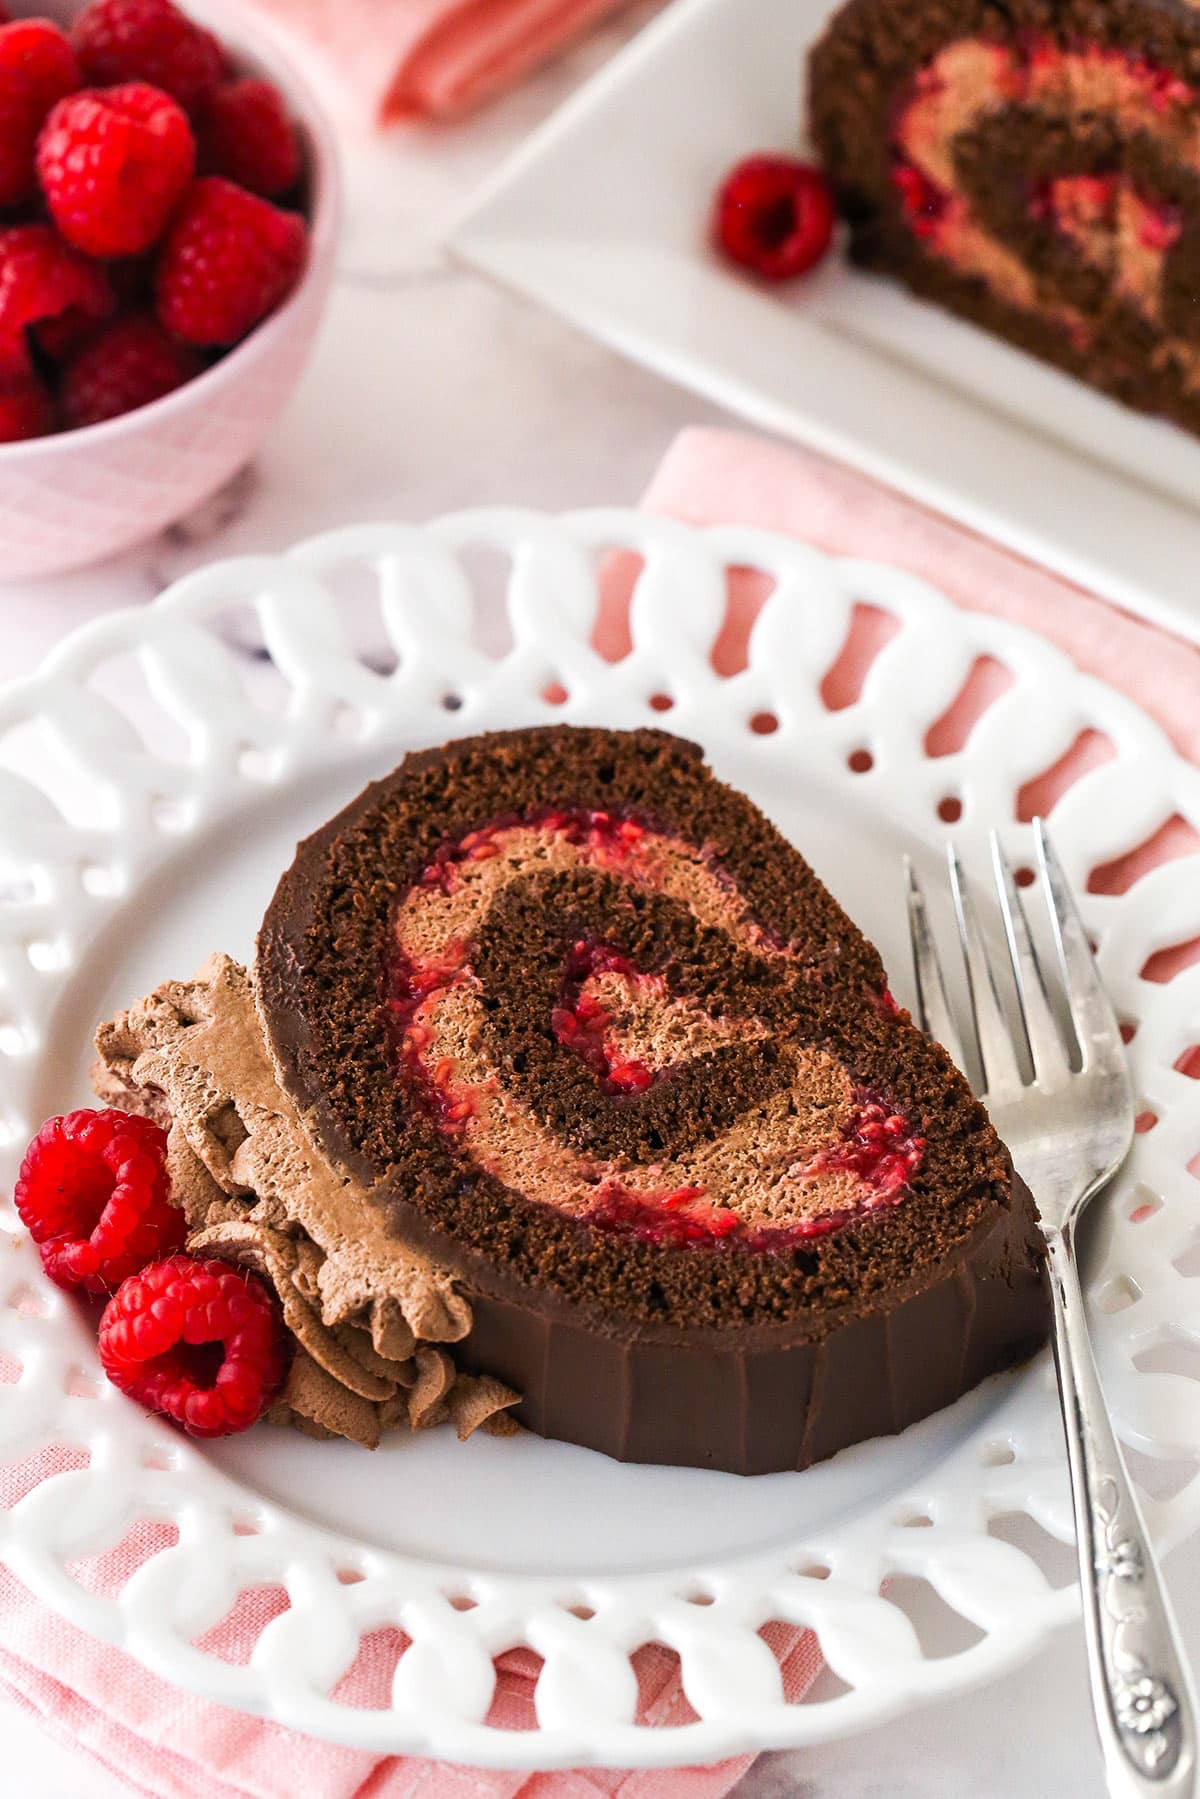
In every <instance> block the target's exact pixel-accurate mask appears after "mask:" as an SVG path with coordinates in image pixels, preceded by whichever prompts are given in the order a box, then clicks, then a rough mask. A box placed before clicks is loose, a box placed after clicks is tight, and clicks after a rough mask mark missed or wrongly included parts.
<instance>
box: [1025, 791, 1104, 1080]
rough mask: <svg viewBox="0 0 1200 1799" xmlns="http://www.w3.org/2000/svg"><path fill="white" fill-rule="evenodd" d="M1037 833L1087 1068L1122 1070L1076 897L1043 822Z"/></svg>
mask: <svg viewBox="0 0 1200 1799" xmlns="http://www.w3.org/2000/svg"><path fill="white" fill-rule="evenodd" d="M1033 829H1034V837H1035V840H1036V843H1037V857H1038V865H1039V867H1040V868H1041V871H1042V880H1043V881H1044V883H1045V888H1046V896H1047V904H1048V905H1049V907H1050V921H1051V923H1052V925H1053V927H1054V942H1055V947H1056V948H1057V950H1058V960H1059V966H1060V968H1061V970H1062V977H1063V985H1064V986H1065V987H1066V990H1067V999H1068V1001H1069V1003H1070V1007H1071V1020H1072V1022H1073V1024H1074V1026H1075V1036H1076V1040H1077V1041H1078V1044H1079V1053H1080V1055H1081V1057H1082V1060H1083V1066H1084V1068H1093V1067H1111V1068H1114V1069H1118V1070H1120V1071H1124V1069H1125V1066H1126V1063H1125V1048H1124V1045H1123V1044H1122V1042H1121V1031H1120V1027H1119V1025H1118V1024H1117V1018H1116V1014H1115V1013H1114V1011H1113V1009H1112V1004H1111V1001H1110V1000H1109V997H1108V995H1107V993H1106V992H1105V991H1104V986H1103V983H1102V982H1101V980H1100V975H1099V973H1098V971H1097V968H1096V962H1095V958H1094V957H1093V955H1092V946H1091V944H1090V943H1089V942H1088V935H1087V932H1086V931H1085V930H1084V928H1083V920H1082V919H1081V918H1080V916H1079V909H1078V907H1077V906H1076V904H1075V896H1074V894H1073V893H1072V892H1071V887H1070V883H1069V882H1068V880H1067V877H1066V875H1065V874H1064V873H1063V868H1062V864H1061V863H1060V861H1059V859H1058V857H1057V855H1056V854H1055V852H1054V846H1053V844H1052V843H1051V842H1050V837H1049V833H1048V832H1047V830H1046V825H1045V821H1044V819H1040V818H1037V819H1035V820H1034V823H1033Z"/></svg>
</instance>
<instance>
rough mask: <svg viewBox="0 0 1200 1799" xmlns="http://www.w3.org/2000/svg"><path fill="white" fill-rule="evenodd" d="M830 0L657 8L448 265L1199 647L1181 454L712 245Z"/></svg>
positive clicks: (1081, 404) (1140, 426)
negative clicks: (781, 283) (735, 184)
mask: <svg viewBox="0 0 1200 1799" xmlns="http://www.w3.org/2000/svg"><path fill="white" fill-rule="evenodd" d="M830 10H831V7H830V4H829V0H674V4H673V5H671V6H670V7H668V9H667V11H666V12H665V13H664V14H663V15H662V17H661V18H659V19H656V20H655V21H654V22H653V23H652V24H651V25H650V26H649V27H648V28H647V29H646V30H645V31H644V32H643V33H642V34H641V35H640V36H639V37H638V38H637V39H635V41H634V42H633V43H632V44H631V45H630V46H629V47H628V48H627V49H626V50H625V51H624V52H623V53H622V54H621V55H620V56H618V57H617V58H615V59H614V60H613V61H612V62H611V63H610V64H609V65H608V66H607V67H606V68H605V69H604V71H603V72H602V73H601V74H600V75H599V76H598V77H597V78H596V79H595V80H593V81H592V82H591V84H590V85H589V86H587V87H586V88H585V89H583V90H582V91H581V92H580V93H579V94H577V95H576V96H575V98H574V99H573V100H572V101H570V102H569V103H568V104H567V105H566V106H565V107H564V108H563V109H562V110H561V111H560V112H559V113H558V114H556V116H555V117H554V118H552V119H551V120H550V121H549V123H548V124H547V125H545V126H544V127H543V128H542V129H541V131H539V132H538V133H536V134H535V136H534V137H533V138H531V139H530V140H529V142H528V143H527V144H526V145H525V146H524V147H523V148H522V150H521V151H520V152H519V153H518V154H517V155H516V156H515V157H514V158H513V159H512V160H511V161H510V162H509V163H508V164H507V165H506V166H505V167H504V168H503V169H502V170H501V171H500V172H499V173H498V175H497V176H496V177H495V178H494V179H493V181H492V182H491V183H490V184H489V185H488V187H487V188H486V190H485V191H484V193H483V194H482V195H481V196H480V197H478V198H477V199H476V201H475V202H474V203H473V205H472V208H471V210H470V212H469V213H468V215H467V216H466V217H465V218H464V219H462V220H461V221H460V222H459V223H458V225H457V227H456V228H455V230H454V231H453V233H452V236H451V240H450V248H451V250H452V251H453V253H454V254H455V255H456V256H457V257H458V258H459V259H461V260H462V261H464V262H466V263H468V264H470V265H472V266H474V267H475V268H477V269H479V270H481V271H483V272H485V273H486V274H488V275H489V276H491V277H493V278H494V279H496V280H498V281H500V282H502V283H504V284H505V285H507V286H509V287H512V288H514V289H517V290H519V291H521V292H523V293H525V294H527V295H529V296H530V297H532V298H534V299H536V300H538V301H541V302H542V303H544V304H546V305H548V306H550V307H552V308H554V309H556V310H557V311H559V312H560V313H562V314H563V315H564V316H565V317H566V318H568V319H570V320H572V321H573V322H575V323H577V324H579V325H581V326H583V327H584V328H585V329H587V330H589V331H591V332H593V333H594V334H595V335H596V336H598V337H600V338H601V339H603V340H604V341H606V342H608V343H610V344H612V345H613V346H614V347H615V348H617V349H619V350H621V351H623V352H624V353H626V354H628V355H630V356H632V357H634V358H636V359H637V360H639V361H641V362H644V363H646V364H647V365H648V366H650V367H651V368H653V369H655V370H657V371H658V372H659V373H660V374H662V375H664V376H666V377H668V378H669V379H672V380H675V381H678V382H680V383H682V384H684V385H686V386H689V387H692V388H695V389H696V390H697V391H698V392H700V393H703V394H705V395H707V396H708V397H709V398H711V399H713V400H716V401H717V402H719V403H720V404H722V405H724V406H727V407H728V408H729V409H730V411H732V412H734V413H738V414H741V415H742V416H744V417H745V418H748V419H750V420H752V421H753V422H754V423H755V424H757V425H760V426H762V427H765V428H767V429H769V430H772V431H775V432H779V433H781V434H783V435H784V436H788V437H792V438H795V439H797V440H799V441H800V442H802V443H806V444H810V445H812V446H813V447H815V448H817V449H820V450H823V451H825V452H826V453H828V454H830V455H832V456H835V457H838V458H840V459H841V460H842V461H845V462H848V463H852V464H855V465H856V466H858V467H860V468H862V469H865V470H866V471H867V472H868V473H870V474H872V475H874V476H876V477H877V478H879V479H880V480H882V481H885V482H887V483H889V484H890V485H892V486H893V487H896V488H899V489H901V490H903V491H904V492H906V493H908V494H911V495H912V496H914V497H915V498H916V499H918V500H920V501H922V502H924V503H925V504H927V505H929V506H932V507H934V508H935V509H937V510H938V511H941V512H944V513H947V514H949V515H951V516H952V517H954V518H956V519H958V520H959V521H960V522H961V523H963V524H965V525H967V526H969V527H970V528H972V529H974V530H976V531H979V532H981V533H983V534H985V535H987V536H990V537H995V538H998V539H1000V540H1001V541H1002V542H1004V543H1006V544H1007V545H1009V546H1010V547H1011V548H1012V549H1014V550H1016V551H1017V552H1018V553H1020V554H1021V555H1023V556H1026V557H1028V558H1030V559H1031V560H1032V561H1036V562H1040V563H1044V564H1045V565H1047V566H1048V567H1050V568H1052V569H1054V570H1056V571H1057V572H1058V573H1060V574H1061V575H1064V576H1065V577H1066V578H1067V579H1069V580H1071V581H1074V582H1076V583H1078V584H1079V585H1080V586H1082V587H1085V588H1089V589H1092V590H1094V591H1096V592H1099V593H1101V594H1103V595H1105V596H1106V597H1107V598H1109V599H1112V600H1114V601H1116V602H1117V603H1118V604H1120V605H1123V606H1126V607H1128V608H1129V609H1130V610H1132V611H1134V612H1137V613H1139V614H1141V615H1142V616H1143V617H1145V618H1148V619H1150V620H1152V621H1154V622H1155V623H1158V624H1162V625H1165V626H1167V627H1168V628H1170V629H1173V630H1176V631H1178V632H1180V633H1182V634H1184V635H1186V636H1188V637H1190V638H1192V639H1193V640H1196V641H1200V441H1196V440H1193V439H1192V438H1191V437H1189V436H1188V435H1187V434H1186V433H1184V432H1183V431H1180V430H1178V429H1176V428H1175V427H1173V426H1171V425H1167V424H1163V423H1160V422H1158V421H1156V420H1152V419H1147V418H1143V417H1141V416H1140V415H1138V414H1136V413H1133V412H1130V411H1128V410H1127V409H1126V408H1124V407H1122V406H1120V405H1118V404H1117V403H1116V402H1115V401H1112V400H1108V399H1106V398H1104V397H1103V396H1102V395H1100V394H1097V393H1095V392H1093V391H1092V390H1091V389H1089V388H1087V387H1085V386H1084V385H1082V384H1081V383H1079V382H1076V381H1073V380H1071V379H1070V378H1069V377H1067V376H1065V375H1061V374H1059V373H1058V372H1057V371H1055V370H1053V369H1051V368H1048V367H1047V366H1045V365H1044V364H1042V363H1039V362H1037V361H1036V360H1035V359H1033V358H1032V357H1028V356H1025V355H1023V354H1022V353H1021V352H1019V351H1017V350H1014V349H1012V348H1010V347H1009V346H1008V345H1006V344H1003V343H1001V342H1000V341H999V340H997V339H995V338H992V337H990V336H989V335H988V334H987V333H985V332H982V331H979V330H977V329H975V328H974V327H973V326H970V325H967V324H964V323H962V322H960V321H959V320H956V319H953V318H951V317H950V316H949V315H948V314H945V313H943V312H941V311H940V310H939V309H937V308H935V307H932V306H927V305H925V304H923V303H921V302H919V301H916V300H914V299H912V298H910V297H909V296H908V295H906V294H905V293H903V292H902V291H901V290H900V289H899V288H897V287H894V286H893V285H892V284H890V283H889V282H887V281H884V280H880V279H878V278H876V277H872V276H869V275H866V274H864V273H862V272H861V271H859V270H857V269H854V268H852V267H851V266H850V265H849V263H848V262H846V261H845V260H844V259H843V258H842V257H840V256H836V255H835V256H834V257H832V258H831V259H830V260H829V261H828V262H826V263H825V265H824V266H823V267H822V268H820V269H819V270H818V271H817V272H816V273H815V274H814V275H813V276H811V277H809V278H808V279H807V280H804V281H801V282H799V283H795V284H791V285H789V286H787V287H785V288H782V289H779V288H776V289H771V288H764V287H762V286H760V285H759V284H757V283H755V282H754V281H752V280H749V279H746V278H743V277H742V276H740V275H739V274H738V273H736V272H735V271H733V270H732V269H730V268H728V267H727V266H725V265H724V264H723V263H722V262H721V261H720V260H719V258H718V257H717V256H716V255H714V253H713V251H712V249H711V248H710V245H709V241H708V235H707V224H708V217H709V207H710V200H711V196H712V193H713V191H714V189H715V188H716V186H717V184H718V182H719V180H720V178H721V176H722V174H723V173H724V172H725V170H726V169H727V168H729V166H730V165H731V164H733V163H734V162H736V161H737V160H738V159H739V158H740V157H742V156H744V155H746V154H748V153H751V152H753V151H755V150H760V149H781V150H784V151H791V152H794V151H795V149H796V146H797V143H798V142H799V141H800V138H801V111H802V81H801V71H802V66H803V63H804V59H805V55H806V52H807V50H808V48H809V46H810V45H811V44H812V42H813V41H814V40H815V38H816V37H817V36H818V35H819V33H820V31H821V29H822V27H823V25H824V23H825V21H826V19H827V17H828V15H829V12H830Z"/></svg>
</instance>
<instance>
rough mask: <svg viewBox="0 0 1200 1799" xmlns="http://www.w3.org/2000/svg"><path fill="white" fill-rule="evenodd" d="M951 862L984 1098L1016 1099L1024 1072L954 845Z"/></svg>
mask: <svg viewBox="0 0 1200 1799" xmlns="http://www.w3.org/2000/svg"><path fill="white" fill-rule="evenodd" d="M947 860H948V861H949V864H950V886H951V889H952V890H953V893H954V911H955V916H956V917H957V919H958V936H959V941H960V942H961V944H962V952H963V958H964V960H965V961H966V964H967V985H968V987H969V989H970V994H971V1015H972V1017H973V1019H974V1021H975V1035H976V1039H977V1041H978V1043H979V1059H980V1061H981V1062H982V1063H983V1090H984V1095H985V1097H986V1096H988V1095H991V1097H992V1098H993V1099H997V1100H1005V1099H1011V1098H1015V1097H1016V1096H1017V1095H1018V1094H1019V1093H1020V1092H1021V1089H1022V1087H1023V1085H1024V1083H1023V1082H1022V1080H1021V1069H1020V1065H1019V1064H1018V1062H1017V1057H1016V1051H1015V1050H1014V1049H1013V1042H1012V1037H1011V1036H1010V1034H1009V1029H1008V1020H1007V1018H1005V1016H1004V1010H1003V1007H1002V1006H1001V1004H1000V996H999V994H998V993H997V991H996V977H995V974H994V972H993V970H992V964H991V960H990V958H989V956H988V953H987V949H986V947H985V945H984V941H983V933H982V931H981V930H980V928H979V919H978V917H977V916H976V912H975V902H974V900H973V899H972V898H971V895H970V892H969V890H968V888H967V880H966V876H965V874H964V873H963V866H962V863H961V862H960V861H959V859H958V851H957V850H956V849H955V847H954V845H953V844H950V845H949V847H948V849H947Z"/></svg>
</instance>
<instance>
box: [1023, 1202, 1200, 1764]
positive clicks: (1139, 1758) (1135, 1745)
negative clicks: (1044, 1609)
mask: <svg viewBox="0 0 1200 1799" xmlns="http://www.w3.org/2000/svg"><path fill="white" fill-rule="evenodd" d="M1047 1246H1048V1249H1049V1266H1050V1288H1051V1293H1052V1295H1053V1301H1054V1354H1055V1360H1056V1362H1057V1365H1058V1385H1059V1395H1060V1397H1061V1399H1062V1410H1063V1422H1064V1424H1065V1426H1066V1433H1067V1455H1068V1461H1069V1463H1070V1470H1071V1497H1072V1502H1073V1505H1074V1509H1075V1535H1076V1542H1077V1544H1078V1549H1079V1584H1080V1590H1081V1593H1082V1596H1083V1623H1084V1637H1085V1641H1086V1643H1087V1654H1088V1673H1089V1679H1090V1681H1091V1689H1092V1708H1093V1710H1094V1712H1095V1715H1096V1726H1097V1730H1098V1731H1099V1735H1100V1747H1101V1751H1102V1754H1103V1757H1104V1770H1105V1774H1106V1776H1107V1788H1108V1793H1109V1795H1110V1799H1188V1796H1189V1795H1191V1794H1192V1793H1193V1781H1194V1778H1195V1773H1196V1766H1197V1756H1196V1712H1195V1703H1194V1700H1193V1697H1192V1693H1191V1686H1190V1682H1189V1678H1188V1673H1187V1664H1186V1661H1185V1659H1184V1655H1183V1650H1182V1647H1181V1644H1180V1641H1179V1630H1178V1626H1177V1625H1176V1623H1175V1619H1174V1617H1173V1616H1172V1613H1171V1607H1170V1604H1169V1602H1168V1600H1167V1596H1166V1593H1165V1592H1164V1590H1163V1584H1162V1578H1161V1576H1160V1574H1159V1571H1158V1564H1157V1561H1156V1560H1155V1555H1154V1550H1153V1548H1152V1546H1151V1543H1150V1539H1149V1537H1148V1536H1147V1534H1146V1526H1145V1524H1144V1523H1143V1521H1142V1515H1141V1510H1140V1508H1139V1506H1138V1502H1137V1498H1136V1496H1135V1494H1134V1491H1133V1487H1132V1486H1131V1484H1130V1480H1129V1474H1128V1471H1127V1469H1126V1467H1125V1458H1124V1456H1123V1455H1122V1454H1121V1448H1120V1445H1119V1443H1118V1442H1117V1439H1116V1436H1115V1435H1114V1433H1113V1428H1112V1424H1111V1421H1110V1419H1109V1414H1108V1407H1107V1405H1106V1404H1105V1400H1104V1394H1103V1391H1102V1390H1101V1386H1100V1377H1099V1374H1098V1372H1097V1369H1096V1360H1095V1356H1094V1355H1093V1353H1092V1344H1091V1338H1090V1336H1089V1333H1088V1326H1087V1315H1086V1312H1085V1310H1084V1303H1083V1294H1082V1291H1081V1289H1080V1285H1079V1274H1078V1269H1077V1267H1076V1261H1075V1244H1074V1236H1073V1233H1072V1231H1071V1229H1070V1228H1069V1227H1067V1228H1066V1229H1064V1230H1062V1231H1056V1232H1050V1233H1047Z"/></svg>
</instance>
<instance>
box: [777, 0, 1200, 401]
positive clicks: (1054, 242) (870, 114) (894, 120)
mask: <svg viewBox="0 0 1200 1799" xmlns="http://www.w3.org/2000/svg"><path fill="white" fill-rule="evenodd" d="M810 116H811V120H812V126H813V131H814V135H815V137H816V141H817V144H818V146H819V148H820V150H821V153H822V156H823V158H824V160H825V163H826V165H827V168H828V170H829V173H830V176H831V178H832V181H833V184H834V187H835V190H836V193H837V196H838V201H839V205H840V207H841V210H842V211H843V213H844V214H845V216H846V217H847V219H848V220H849V222H850V227H851V242H852V253H853V254H854V256H855V257H856V259H857V260H859V261H860V262H862V263H864V264H866V265H867V266H868V267H871V268H876V269H881V270H884V271H886V272H889V273H891V274H893V275H896V276H898V277H899V278H900V279H901V280H903V281H904V282H906V283H907V284H908V285H909V286H910V287H912V288H913V289H915V290H916V291H917V292H918V293H920V294H922V295H924V296H926V297H927V298H930V299H933V300H937V301H940V302H941V303H942V304H944V305H946V306H948V307H950V308H952V309H953V310H954V311H956V312H959V313H962V314H963V315H964V316H966V317H968V318H971V319H974V320H976V321H977V322H979V323H981V324H983V325H984V326H986V327H988V328H990V329H991V330H993V331H996V332H998V333H1000V334H1001V335H1003V336H1005V337H1008V338H1010V339H1011V340H1012V341H1013V342H1015V343H1016V344H1018V345H1020V346H1021V347H1022V348H1024V349H1027V350H1030V351H1033V352H1034V353H1035V354H1037V355H1040V356H1042V357H1044V358H1046V359H1047V360H1049V361H1051V362H1054V363H1056V364H1057V365H1058V366H1059V367H1061V368H1064V369H1066V370H1068V371H1069V372H1071V373H1073V374H1075V375H1078V376H1081V377H1082V378H1083V379H1085V380H1088V381H1090V382H1092V383H1093V384H1094V385H1096V386H1098V387H1101V388H1103V389H1104V390H1106V391H1107V392H1109V393H1111V394H1114V395H1115V396H1116V397H1118V398H1119V399H1122V400H1124V401H1125V402H1126V403H1128V404H1130V405H1133V406H1136V407H1139V408H1141V409H1143V410H1146V411H1150V412H1155V413H1160V414H1163V415H1165V416H1167V417H1169V418H1172V419H1174V420H1175V421H1176V422H1178V423H1180V424H1182V425H1184V426H1185V427H1186V428H1188V429H1189V430H1192V431H1198V430H1200V306H1198V304H1197V297H1198V295H1200V10H1198V9H1197V8H1196V7H1195V6H1193V5H1191V4H1185V3H1181V0H1105V3H1104V4H1097V0H1005V3H1004V4H1003V5H1002V6H1000V5H995V4H993V3H992V0H932V3H931V4H928V5H920V6H913V5H911V4H909V3H908V0H848V3H847V4H846V5H844V6H843V7H842V9H841V11H840V12H839V13H838V14H837V15H836V16H835V18H834V20H833V22H832V24H831V25H830V26H829V28H828V31H827V33H826V35H825V37H824V38H823V40H822V41H821V43H820V44H819V45H818V46H817V48H816V50H815V52H814V54H813V57H812V60H811V69H810Z"/></svg>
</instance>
